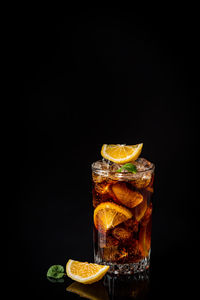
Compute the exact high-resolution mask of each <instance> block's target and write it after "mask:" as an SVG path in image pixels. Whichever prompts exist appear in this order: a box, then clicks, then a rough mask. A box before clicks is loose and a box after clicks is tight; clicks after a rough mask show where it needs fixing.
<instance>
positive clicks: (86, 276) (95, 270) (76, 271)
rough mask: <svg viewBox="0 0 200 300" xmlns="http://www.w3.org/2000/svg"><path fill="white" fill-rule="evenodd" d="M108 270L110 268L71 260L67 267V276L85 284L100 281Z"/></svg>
mask: <svg viewBox="0 0 200 300" xmlns="http://www.w3.org/2000/svg"><path fill="white" fill-rule="evenodd" d="M108 269H109V266H102V265H98V264H93V263H88V262H80V261H76V260H72V259H69V260H68V262H67V265H66V273H67V276H68V277H70V278H71V279H73V280H75V281H78V282H81V283H84V284H91V283H93V282H96V281H99V280H100V279H101V278H102V277H103V276H104V275H105V274H106V273H107V271H108Z"/></svg>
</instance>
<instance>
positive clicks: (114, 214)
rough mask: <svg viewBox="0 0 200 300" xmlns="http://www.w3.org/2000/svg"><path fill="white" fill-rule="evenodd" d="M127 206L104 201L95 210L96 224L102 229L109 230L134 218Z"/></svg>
mask: <svg viewBox="0 0 200 300" xmlns="http://www.w3.org/2000/svg"><path fill="white" fill-rule="evenodd" d="M132 216H133V215H132V213H131V212H130V210H128V209H127V208H125V207H123V206H120V205H117V204H115V203H112V202H103V203H101V204H99V205H98V206H97V207H96V208H95V210H94V225H95V227H96V228H97V229H98V230H100V231H107V230H109V229H111V228H114V227H115V226H117V225H118V224H120V223H122V222H124V221H126V220H128V219H130V218H132Z"/></svg>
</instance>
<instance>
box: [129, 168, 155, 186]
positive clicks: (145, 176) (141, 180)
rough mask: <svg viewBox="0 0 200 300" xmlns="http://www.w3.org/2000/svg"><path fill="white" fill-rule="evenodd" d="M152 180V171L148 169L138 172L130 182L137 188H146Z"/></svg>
mask: <svg viewBox="0 0 200 300" xmlns="http://www.w3.org/2000/svg"><path fill="white" fill-rule="evenodd" d="M151 180H152V173H151V172H150V171H148V172H144V173H142V174H139V175H138V176H137V177H136V178H135V179H134V180H132V181H131V184H132V185H133V186H134V187H136V188H137V189H141V188H146V187H147V186H148V185H149V184H150V183H151Z"/></svg>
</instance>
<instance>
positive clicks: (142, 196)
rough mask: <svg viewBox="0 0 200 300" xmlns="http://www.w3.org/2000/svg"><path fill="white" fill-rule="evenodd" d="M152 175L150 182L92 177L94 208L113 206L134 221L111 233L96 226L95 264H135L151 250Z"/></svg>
mask: <svg viewBox="0 0 200 300" xmlns="http://www.w3.org/2000/svg"><path fill="white" fill-rule="evenodd" d="M152 193H153V175H152V176H151V178H150V179H148V180H147V179H145V180H144V179H141V180H139V179H137V180H134V181H117V180H112V179H110V178H108V177H102V176H101V175H96V174H94V173H93V207H94V209H95V208H96V207H98V206H99V205H100V204H101V203H103V202H108V203H109V202H113V203H115V204H117V205H118V206H119V207H120V208H125V209H126V210H128V211H129V212H131V214H132V217H131V218H128V219H127V220H125V221H123V222H121V223H120V224H118V225H116V226H111V228H109V229H108V230H102V229H101V227H98V226H97V225H96V226H94V248H95V249H94V251H95V260H96V262H99V263H101V262H105V263H106V262H109V263H117V264H125V263H136V262H139V261H140V260H142V259H143V258H145V257H148V255H149V251H150V248H151V224H152V202H151V196H152Z"/></svg>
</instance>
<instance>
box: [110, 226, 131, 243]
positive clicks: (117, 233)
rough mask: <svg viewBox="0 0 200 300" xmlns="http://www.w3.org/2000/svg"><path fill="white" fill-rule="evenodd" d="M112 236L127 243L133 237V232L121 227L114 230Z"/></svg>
mask: <svg viewBox="0 0 200 300" xmlns="http://www.w3.org/2000/svg"><path fill="white" fill-rule="evenodd" d="M112 235H113V236H114V237H115V238H116V239H118V240H119V241H126V240H128V239H129V238H130V237H131V231H128V230H127V229H125V228H123V227H122V226H119V227H116V228H114V229H113V230H112Z"/></svg>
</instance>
